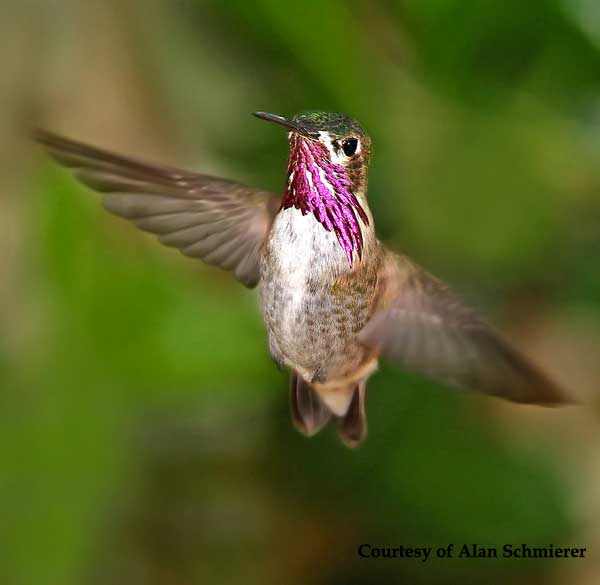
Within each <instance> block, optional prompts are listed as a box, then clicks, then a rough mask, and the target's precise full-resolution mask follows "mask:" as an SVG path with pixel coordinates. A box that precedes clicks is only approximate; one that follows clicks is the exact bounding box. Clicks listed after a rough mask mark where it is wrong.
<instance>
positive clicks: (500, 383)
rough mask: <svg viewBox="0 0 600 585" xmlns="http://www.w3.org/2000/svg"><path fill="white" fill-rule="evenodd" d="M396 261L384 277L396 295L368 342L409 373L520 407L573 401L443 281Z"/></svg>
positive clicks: (364, 336) (369, 328) (365, 333)
mask: <svg viewBox="0 0 600 585" xmlns="http://www.w3.org/2000/svg"><path fill="white" fill-rule="evenodd" d="M393 262H394V265H395V266H393V267H392V269H391V270H388V273H387V275H386V274H384V275H383V286H384V287H385V288H386V289H387V290H388V291H389V290H393V294H392V297H391V298H390V299H389V305H387V307H386V308H385V309H383V310H381V311H380V312H378V313H375V315H374V316H373V317H372V318H371V320H370V321H369V322H368V323H367V324H366V325H365V327H364V328H363V329H362V331H361V332H360V333H359V340H360V341H361V342H362V343H364V344H365V345H368V346H370V347H376V348H378V349H379V350H380V351H381V353H382V354H383V355H385V356H386V357H388V358H390V359H392V360H395V361H397V362H399V363H401V364H402V365H403V366H405V367H406V368H407V369H409V370H414V371H418V372H421V373H424V374H426V375H427V376H429V377H430V378H432V379H434V380H437V381H440V382H445V383H447V384H450V385H453V386H458V387H462V388H469V389H472V390H479V391H481V392H484V393H486V394H491V395H494V396H500V397H502V398H505V399H507V400H512V401H514V402H523V403H534V404H558V403H561V402H562V403H564V402H569V401H570V400H569V399H568V398H567V395H566V394H565V393H564V392H563V391H562V390H561V389H560V388H559V387H558V386H557V385H556V384H554V383H553V382H552V381H551V380H550V379H549V378H547V377H546V376H545V375H544V374H543V373H542V372H541V371H540V370H539V369H538V368H537V367H535V366H534V365H533V364H532V363H530V362H529V361H528V360H527V359H526V358H525V357H524V356H522V355H521V354H520V353H519V352H518V351H516V350H515V349H514V348H513V347H511V346H510V345H509V344H508V343H507V342H506V341H504V340H503V339H502V338H501V337H499V335H498V334H497V333H496V332H495V331H494V330H493V329H492V328H491V327H490V326H488V325H487V324H486V323H485V322H484V321H482V319H481V318H480V317H479V316H478V315H477V314H476V313H475V312H474V311H473V310H472V309H470V308H468V307H466V306H465V305H464V304H462V302H461V301H460V300H459V299H458V298H457V297H456V296H455V295H454V294H453V293H452V292H451V291H450V290H449V289H448V287H447V286H446V285H445V284H444V283H443V282H441V281H440V280H438V279H436V278H435V277H433V276H431V275H430V274H427V273H426V272H425V271H423V270H422V269H421V268H419V267H417V266H415V265H414V264H412V263H411V262H410V261H409V260H408V259H407V258H405V257H400V258H394V259H393ZM388 264H389V263H388Z"/></svg>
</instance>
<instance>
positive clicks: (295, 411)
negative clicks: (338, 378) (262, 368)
mask: <svg viewBox="0 0 600 585" xmlns="http://www.w3.org/2000/svg"><path fill="white" fill-rule="evenodd" d="M366 386H367V382H366V379H365V380H361V381H360V382H358V383H357V384H356V383H355V384H353V385H352V386H349V387H347V388H336V389H335V390H333V391H329V392H327V393H322V394H320V393H319V391H318V390H316V389H315V388H314V387H313V386H312V385H311V384H309V383H308V382H306V381H305V380H304V379H302V377H301V376H299V375H298V374H297V373H296V372H292V374H291V375H290V412H291V415H292V421H293V423H294V426H295V427H296V428H297V429H298V430H299V431H300V432H301V433H302V434H303V435H306V436H307V437H312V436H313V435H315V434H317V433H318V432H319V431H320V430H321V429H323V428H324V427H325V426H326V425H327V423H328V422H329V420H330V419H331V417H332V416H333V417H334V418H335V420H336V422H337V431H338V434H339V436H340V438H341V440H342V442H343V443H344V445H346V446H347V447H351V448H354V447H357V446H358V445H359V444H360V443H361V442H362V441H363V440H364V439H365V438H366V436H367V417H366V412H365V396H366ZM341 397H347V398H346V399H345V400H342V401H340V398H341ZM340 402H345V405H344V407H343V408H341V409H340Z"/></svg>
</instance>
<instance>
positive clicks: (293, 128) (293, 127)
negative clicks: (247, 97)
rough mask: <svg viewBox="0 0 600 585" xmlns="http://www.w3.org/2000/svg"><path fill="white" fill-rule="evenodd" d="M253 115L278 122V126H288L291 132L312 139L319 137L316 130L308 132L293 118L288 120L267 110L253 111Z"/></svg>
mask: <svg viewBox="0 0 600 585" xmlns="http://www.w3.org/2000/svg"><path fill="white" fill-rule="evenodd" d="M254 115H255V116H256V117H257V118H260V119H261V120H266V121H267V122H274V123H275V124H279V125H280V126H285V127H286V128H289V129H290V130H291V131H292V132H297V133H298V134H301V135H302V136H306V138H311V139H313V140H317V139H318V138H319V133H318V132H309V131H308V130H306V128H303V127H302V126H301V125H300V124H298V123H297V122H294V121H293V120H289V119H288V118H284V117H283V116H278V115H277V114H269V113H268V112H254Z"/></svg>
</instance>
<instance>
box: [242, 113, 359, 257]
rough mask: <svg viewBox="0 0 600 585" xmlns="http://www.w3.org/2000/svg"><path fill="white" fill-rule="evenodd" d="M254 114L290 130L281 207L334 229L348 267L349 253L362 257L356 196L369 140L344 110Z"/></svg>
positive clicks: (352, 255) (357, 197) (328, 228)
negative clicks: (294, 208)
mask: <svg viewBox="0 0 600 585" xmlns="http://www.w3.org/2000/svg"><path fill="white" fill-rule="evenodd" d="M254 115H255V116H257V117H258V118H261V119H262V120H267V121H269V122H274V123H276V124H279V125H281V126H284V127H286V128H288V129H289V134H288V138H289V143H290V157H289V161H288V176H287V183H286V190H285V194H284V197H283V200H282V205H281V207H282V209H287V208H289V207H296V208H297V209H300V210H301V211H302V213H303V215H306V214H307V213H312V214H313V215H314V217H315V219H316V220H317V221H318V222H319V223H321V225H323V227H324V228H325V229H326V230H327V231H334V232H335V234H336V236H337V238H338V241H339V243H340V245H341V246H342V248H343V249H344V251H345V253H346V257H347V258H348V263H349V264H350V266H352V263H353V258H354V253H356V255H357V256H358V258H359V259H360V258H361V255H362V248H363V236H362V230H361V225H360V224H361V221H362V223H363V224H364V225H365V226H368V225H369V218H368V216H367V214H366V213H365V211H364V209H363V207H362V205H361V202H360V199H363V198H364V196H365V193H366V189H367V172H368V166H369V159H370V157H371V139H370V138H369V136H367V134H366V133H365V131H364V130H363V129H362V127H361V125H360V124H359V123H358V122H357V121H356V120H354V119H352V118H350V117H348V116H345V115H344V114H338V113H330V112H319V111H308V112H302V113H300V114H297V115H296V116H294V118H292V119H291V120H290V119H288V118H284V117H283V116H278V115H276V114H268V113H266V112H256V113H255V114H254ZM359 220H360V221H359Z"/></svg>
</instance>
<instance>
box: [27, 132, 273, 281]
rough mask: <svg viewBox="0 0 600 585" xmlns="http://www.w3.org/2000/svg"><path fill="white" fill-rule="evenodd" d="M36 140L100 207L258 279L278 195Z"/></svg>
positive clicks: (43, 137)
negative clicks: (97, 197)
mask: <svg viewBox="0 0 600 585" xmlns="http://www.w3.org/2000/svg"><path fill="white" fill-rule="evenodd" d="M36 138H37V140H38V142H40V143H41V144H43V145H44V146H45V147H46V148H47V149H48V152H49V153H50V154H51V155H52V157H53V158H55V159H56V160H57V161H58V162H60V163H61V164H63V165H65V166H66V167H69V168H71V169H73V170H74V173H75V176H76V177H77V178H78V179H79V180H80V181H82V182H83V183H85V184H86V185H88V186H90V187H92V189H95V190H97V191H100V192H101V193H103V203H104V207H105V208H106V209H108V211H111V212H112V213H115V214H116V215H120V216H121V217H124V218H125V219H128V220H130V221H131V222H132V223H134V224H135V225H136V226H137V227H139V228H140V229H142V230H145V231H148V232H152V233H154V234H157V235H158V239H159V240H160V241H161V242H162V243H163V244H165V245H167V246H174V247H176V248H179V250H181V252H182V253H183V254H185V255H186V256H192V257H194V258H200V259H202V260H204V262H206V263H208V264H214V265H216V266H220V267H221V268H224V269H225V270H231V271H233V273H234V274H235V276H236V277H237V278H238V280H240V281H241V282H242V283H243V284H245V285H246V286H248V287H254V286H256V284H257V283H258V281H259V279H260V269H259V265H260V255H261V250H262V245H263V242H264V240H265V237H266V235H267V232H268V231H269V228H270V226H271V223H272V221H273V218H274V217H275V215H276V213H277V210H278V209H279V204H280V197H279V196H277V195H275V194H273V193H268V192H266V191H260V190H258V189H253V188H251V187H247V186H245V185H242V184H240V183H236V182H234V181H228V180H226V179H220V178H218V177H211V176H208V175H201V174H197V173H192V172H189V171H184V170H180V169H176V168H172V167H166V166H159V165H155V164H149V163H146V162H142V161H139V160H136V159H133V158H128V157H124V156H120V155H117V154H113V153H111V152H108V151H106V150H101V149H99V148H95V147H93V146H88V145H86V144H82V143H80V142H75V141H73V140H69V139H67V138H63V137H61V136H57V135H56V134H51V133H49V132H44V131H38V132H37V135H36Z"/></svg>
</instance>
